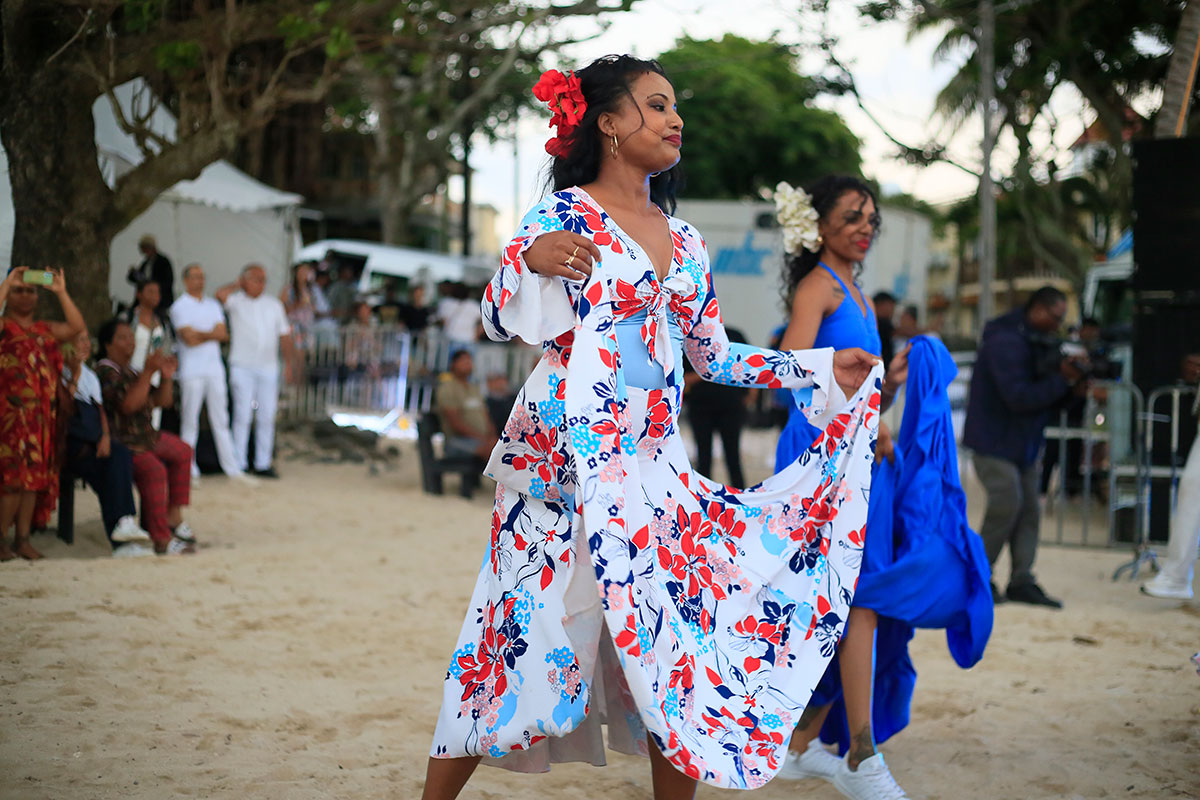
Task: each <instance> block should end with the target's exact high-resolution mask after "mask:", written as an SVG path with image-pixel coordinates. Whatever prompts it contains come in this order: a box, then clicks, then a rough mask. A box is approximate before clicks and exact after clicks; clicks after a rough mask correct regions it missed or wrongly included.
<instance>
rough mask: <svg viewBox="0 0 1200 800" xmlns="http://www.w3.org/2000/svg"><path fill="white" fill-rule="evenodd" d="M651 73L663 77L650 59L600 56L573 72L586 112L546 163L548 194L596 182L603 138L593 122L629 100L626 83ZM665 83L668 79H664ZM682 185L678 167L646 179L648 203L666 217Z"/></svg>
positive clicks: (603, 150) (659, 65)
mask: <svg viewBox="0 0 1200 800" xmlns="http://www.w3.org/2000/svg"><path fill="white" fill-rule="evenodd" d="M647 72H654V73H656V74H658V75H662V76H663V77H664V78H666V77H667V73H666V72H664V71H663V68H662V65H661V64H659V63H658V62H657V61H654V60H653V59H650V60H646V59H641V58H634V57H633V56H629V55H625V56H616V55H613V56H602V57H600V58H598V59H596V60H595V61H593V62H592V63H591V64H588V65H587V66H586V67H584V68H583V69H581V70H579V71H578V72H576V73H575V74H576V76H577V77H578V78H579V88H580V90H581V91H582V92H583V98H584V99H585V100H586V101H587V111H585V112H584V114H583V119H581V120H580V122H579V125H578V126H577V127H576V128H575V130H574V131H572V132H571V134H570V135H569V136H567V137H566V140H565V142H564V143H565V144H566V146H567V154H566V155H565V156H558V157H555V158H554V161H553V162H552V163H551V164H550V176H549V181H548V182H549V184H550V187H551V191H555V192H559V191H562V190H563V189H566V188H568V187H571V186H581V185H583V184H585V183H591V182H592V181H594V180H596V176H597V175H598V174H599V173H600V164H601V159H602V158H603V157H604V152H605V141H606V140H605V139H604V136H603V135H602V134H601V133H600V128H599V126H597V124H596V120H597V119H599V117H600V115H601V114H603V113H605V112H614V111H616V110H617V106H618V105H620V103H621V100H622V99H624V98H630V99H632V98H633V95H632V94H631V92H630V89H629V86H630V84H631V83H632V82H633V81H634V80H635V79H636V78H637V77H638V76H640V75H645V74H646V73H647ZM668 80H670V79H669V78H668ZM682 182H683V171H682V170H681V169H680V168H679V165H678V164H676V165H675V166H673V167H671V168H670V169H669V170H667V171H666V172H660V173H659V174H658V175H655V176H654V177H652V178H650V200H651V201H653V202H654V204H655V205H657V206H658V207H659V208H661V209H662V210H663V211H665V212H666V213H668V214H674V213H675V195H676V193H677V192H678V191H679V188H680V185H681V184H682Z"/></svg>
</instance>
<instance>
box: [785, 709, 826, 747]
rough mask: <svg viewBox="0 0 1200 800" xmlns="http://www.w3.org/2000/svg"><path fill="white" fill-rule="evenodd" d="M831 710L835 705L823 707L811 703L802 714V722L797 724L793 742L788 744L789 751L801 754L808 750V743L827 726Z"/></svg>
mask: <svg viewBox="0 0 1200 800" xmlns="http://www.w3.org/2000/svg"><path fill="white" fill-rule="evenodd" d="M831 708H833V705H832V704H830V703H826V704H825V705H823V706H814V705H812V704H811V703H810V704H809V705H807V706H805V707H804V711H803V712H802V713H801V714H800V721H799V722H798V723H797V724H796V730H795V731H794V732H793V733H792V741H790V742H789V743H788V750H791V751H792V752H793V753H797V754H799V753H803V752H804V751H805V750H806V749H808V743H809V742H811V741H812V740H813V739H815V738H817V734H819V733H820V732H821V726H822V725H824V724H825V718H826V717H828V716H829V709H831Z"/></svg>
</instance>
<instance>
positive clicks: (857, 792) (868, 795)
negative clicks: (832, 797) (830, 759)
mask: <svg viewBox="0 0 1200 800" xmlns="http://www.w3.org/2000/svg"><path fill="white" fill-rule="evenodd" d="M833 786H834V788H835V789H837V790H838V791H839V792H841V793H842V794H844V795H845V796H846V797H849V798H850V800H911V799H910V798H909V796H908V795H906V794H905V793H904V790H903V789H901V788H900V784H898V783H896V780H895V778H893V777H892V773H891V772H889V771H888V768H887V764H885V763H884V761H883V753H876V754H875V755H873V756H871V757H870V758H868V759H864V760H863V761H862V762H861V763H860V764H859V765H858V769H857V770H855V771H853V772H851V771H850V766H849V765H848V764H847V763H846V761H842V762H841V764H839V765H838V771H837V772H836V773H835V774H834V776H833Z"/></svg>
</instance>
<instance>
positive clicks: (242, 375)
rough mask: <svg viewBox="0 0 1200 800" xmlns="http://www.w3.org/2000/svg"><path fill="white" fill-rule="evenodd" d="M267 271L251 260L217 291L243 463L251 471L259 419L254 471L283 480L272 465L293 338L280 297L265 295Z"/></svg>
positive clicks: (235, 432) (235, 434)
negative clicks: (225, 318) (227, 337)
mask: <svg viewBox="0 0 1200 800" xmlns="http://www.w3.org/2000/svg"><path fill="white" fill-rule="evenodd" d="M266 287H267V273H266V270H264V269H263V268H262V266H261V265H259V264H250V265H248V266H247V267H246V268H245V269H243V270H242V276H241V278H239V279H238V280H237V281H235V282H234V283H231V284H228V285H226V286H222V287H221V288H220V289H217V292H216V298H217V300H219V301H220V302H221V303H222V305H224V306H225V313H226V314H227V315H228V316H229V329H230V345H229V388H230V389H231V390H232V391H233V446H234V450H235V452H236V453H237V459H238V464H239V465H240V466H241V467H242V469H244V470H250V463H249V457H248V452H249V447H250V418H251V416H252V415H253V417H254V431H255V433H254V470H253V472H254V474H255V475H259V476H262V477H264V478H278V477H279V475H278V473H276V472H275V470H274V469H273V468H272V467H271V454H272V452H273V451H274V448H275V409H276V407H277V406H278V403H279V353H280V349H281V348H282V350H283V357H284V362H283V363H284V375H285V378H286V376H287V375H288V374H289V373H290V371H291V363H292V357H293V354H292V337H291V330H292V328H291V325H289V324H288V320H287V312H286V311H285V310H284V308H283V303H281V302H279V298H277V297H273V296H272V295H269V294H265V293H264V292H263V290H264V289H265V288H266ZM255 408H257V412H256V411H255Z"/></svg>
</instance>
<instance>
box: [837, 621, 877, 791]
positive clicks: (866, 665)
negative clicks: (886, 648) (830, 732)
mask: <svg viewBox="0 0 1200 800" xmlns="http://www.w3.org/2000/svg"><path fill="white" fill-rule="evenodd" d="M878 619H879V618H878V615H876V613H875V612H874V611H872V610H871V609H869V608H851V609H850V617H849V619H847V621H846V633H845V635H844V636H842V642H841V644H840V645H839V646H838V662H839V663H840V664H841V672H842V696H843V698H844V699H845V702H846V723H847V725H848V727H849V730H850V750H849V751H848V752H847V753H846V763H847V765H848V766H849V767H850V769H851V770H856V769H858V765H859V764H860V763H862V762H863V761H864V760H865V759H868V758H870V757H871V756H873V755H875V736H874V734H873V733H872V731H871V692H872V688H873V682H874V677H875V674H874V673H875V658H874V654H875V625H876V623H877V622H878Z"/></svg>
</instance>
